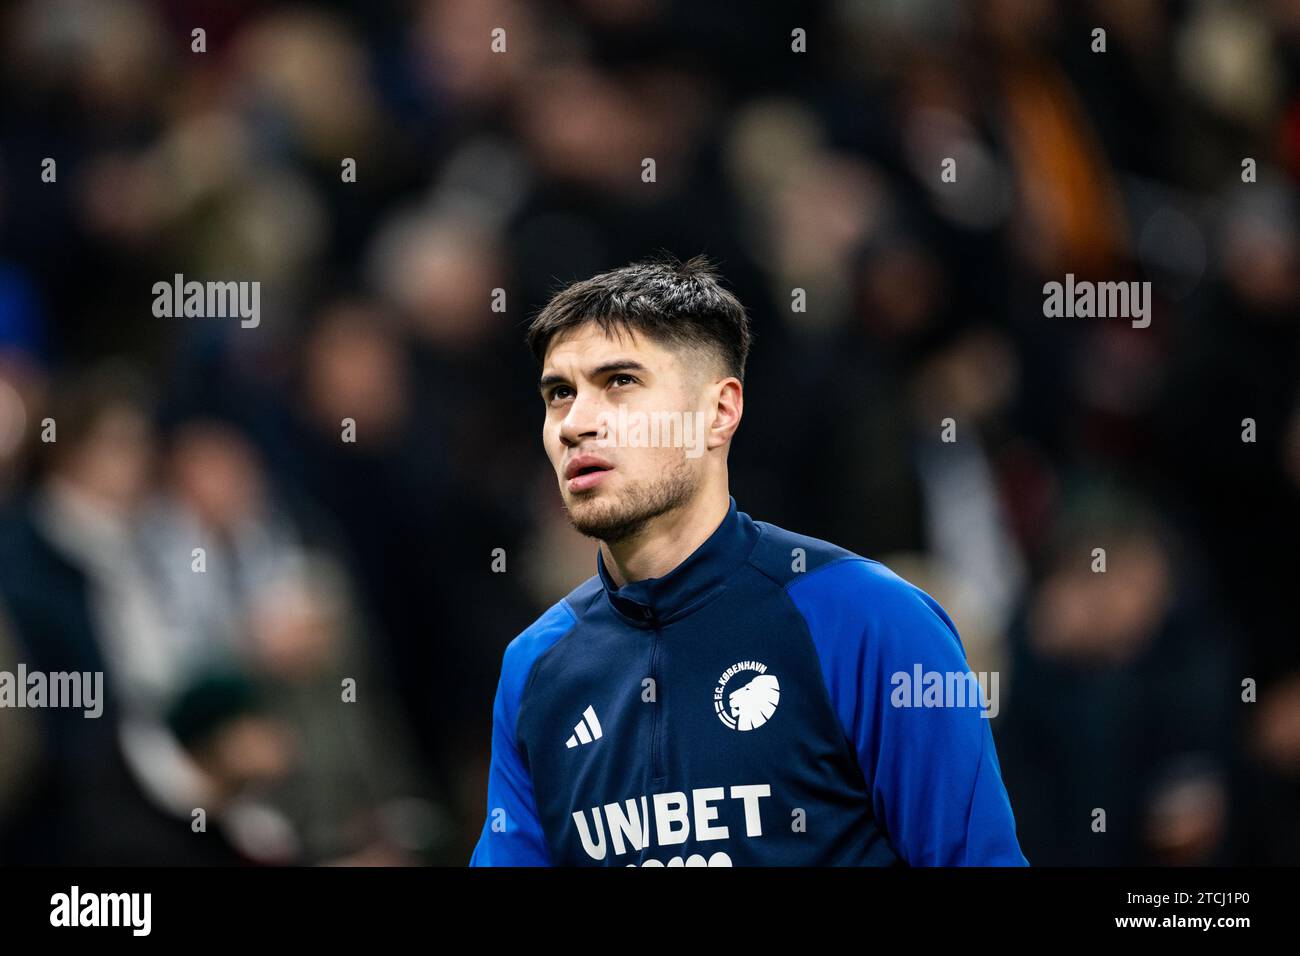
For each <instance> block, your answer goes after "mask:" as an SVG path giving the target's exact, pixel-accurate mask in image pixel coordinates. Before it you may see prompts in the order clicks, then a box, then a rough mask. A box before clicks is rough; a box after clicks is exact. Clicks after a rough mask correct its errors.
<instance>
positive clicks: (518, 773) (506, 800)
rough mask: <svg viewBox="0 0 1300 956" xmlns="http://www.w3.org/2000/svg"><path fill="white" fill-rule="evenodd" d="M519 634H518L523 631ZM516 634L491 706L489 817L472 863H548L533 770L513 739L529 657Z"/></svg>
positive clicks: (548, 858) (503, 665)
mask: <svg viewBox="0 0 1300 956" xmlns="http://www.w3.org/2000/svg"><path fill="white" fill-rule="evenodd" d="M521 637H522V635H521ZM525 650H526V645H523V644H521V642H520V638H516V640H515V641H513V642H512V643H511V645H510V646H509V647H508V648H506V652H505V655H504V657H503V659H502V663H501V678H500V680H499V681H498V682H497V691H496V699H495V701H494V702H493V705H492V757H491V761H490V763H489V767H488V793H487V819H486V820H485V821H484V823H483V831H482V833H481V834H480V835H479V840H478V844H477V845H476V846H475V847H474V852H473V854H472V855H471V857H470V861H469V865H470V866H550V865H551V856H550V850H549V848H548V846H547V843H546V836H545V834H544V833H543V831H542V824H541V820H540V817H539V815H538V811H537V802H536V799H535V797H534V794H533V781H532V775H531V773H530V772H529V769H528V765H527V763H526V762H525V760H524V758H523V755H522V753H521V752H520V749H519V744H518V741H517V740H516V739H515V728H516V722H517V720H518V717H519V704H520V700H521V698H522V695H523V691H524V687H525V686H526V682H527V678H528V673H527V672H528V670H530V669H531V665H532V663H533V660H532V659H531V657H530V656H529V655H526V654H525V653H524V652H525Z"/></svg>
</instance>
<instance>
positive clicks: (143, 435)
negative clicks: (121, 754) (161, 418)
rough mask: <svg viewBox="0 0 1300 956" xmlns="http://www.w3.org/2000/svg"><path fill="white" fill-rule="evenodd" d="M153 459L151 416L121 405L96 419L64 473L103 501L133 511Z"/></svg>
mask: <svg viewBox="0 0 1300 956" xmlns="http://www.w3.org/2000/svg"><path fill="white" fill-rule="evenodd" d="M153 458H154V436H153V428H152V426H151V424H150V422H149V419H148V417H147V416H146V415H145V413H144V412H143V411H142V410H140V409H139V408H137V407H135V406H134V405H130V404H117V405H111V406H109V407H107V408H105V409H104V410H103V411H102V413H100V414H99V415H98V416H96V418H95V421H94V422H93V423H92V424H91V427H90V428H89V430H88V431H87V433H86V435H85V437H84V439H83V440H82V441H81V442H80V443H79V444H78V445H77V446H76V447H75V448H74V449H73V450H72V451H71V452H70V454H69V455H68V456H67V458H66V459H65V460H64V461H63V464H62V467H61V468H60V471H61V473H62V474H63V476H64V477H65V478H67V479H68V480H70V481H72V482H73V484H75V485H77V486H78V487H79V488H81V489H82V490H83V491H86V492H89V493H90V494H92V495H94V496H95V497H96V498H97V499H98V500H99V501H101V502H103V503H105V504H107V505H109V506H110V507H112V508H115V509H119V510H121V511H129V510H130V509H131V508H133V507H134V506H135V505H136V504H137V503H139V501H140V499H141V497H142V496H143V494H144V492H145V488H146V485H147V483H148V480H149V476H150V472H151V470H152V467H153Z"/></svg>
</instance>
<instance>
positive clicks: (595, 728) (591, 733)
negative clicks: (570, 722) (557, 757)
mask: <svg viewBox="0 0 1300 956" xmlns="http://www.w3.org/2000/svg"><path fill="white" fill-rule="evenodd" d="M589 727H590V728H591V729H590V730H588V729H587V728H589ZM599 739H600V721H599V720H597V719H596V712H595V711H594V710H592V707H591V705H590V704H588V705H587V709H586V710H584V711H583V712H582V720H580V721H578V723H577V726H575V727H574V728H573V735H572V736H570V737H569V739H568V740H566V741H565V742H564V746H566V747H569V748H573V747H576V746H578V744H589V743H591V742H592V741H593V740H599Z"/></svg>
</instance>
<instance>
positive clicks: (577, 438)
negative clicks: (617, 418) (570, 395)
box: [560, 390, 606, 448]
mask: <svg viewBox="0 0 1300 956" xmlns="http://www.w3.org/2000/svg"><path fill="white" fill-rule="evenodd" d="M605 425H606V422H605V417H604V415H603V406H602V405H601V403H600V402H599V401H598V400H597V399H596V398H595V397H594V396H592V395H590V394H587V393H584V392H582V391H581V390H580V391H579V393H578V395H576V396H575V397H574V399H573V401H572V402H571V403H570V404H569V411H568V413H567V414H566V415H565V416H564V421H562V422H561V423H560V441H561V442H563V443H564V444H565V445H567V446H569V447H570V448H573V447H575V446H577V445H580V444H582V443H583V442H584V441H587V440H602V439H604V437H605Z"/></svg>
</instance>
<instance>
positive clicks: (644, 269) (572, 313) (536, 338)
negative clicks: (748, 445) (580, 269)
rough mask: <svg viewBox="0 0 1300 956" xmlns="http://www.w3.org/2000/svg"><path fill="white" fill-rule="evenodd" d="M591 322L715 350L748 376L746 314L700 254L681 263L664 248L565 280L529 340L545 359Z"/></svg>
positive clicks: (728, 366)
mask: <svg viewBox="0 0 1300 956" xmlns="http://www.w3.org/2000/svg"><path fill="white" fill-rule="evenodd" d="M588 322H595V323H597V324H598V325H599V326H600V328H601V330H602V331H603V332H604V333H605V334H606V335H609V334H611V332H615V331H617V332H619V333H621V332H622V331H623V330H628V331H635V332H639V333H643V334H644V335H646V336H648V337H649V338H651V339H654V340H656V341H658V342H660V343H663V344H671V345H678V346H682V347H685V348H692V349H702V350H706V351H709V352H712V353H713V354H715V355H716V356H717V357H718V359H719V360H720V362H721V364H722V367H723V368H724V369H725V370H726V372H727V374H728V375H734V376H735V377H736V378H738V379H740V381H741V382H744V380H745V361H746V359H748V357H749V345H750V341H751V333H750V330H749V316H747V315H746V314H745V307H744V306H743V305H741V304H740V300H739V299H737V298H736V297H735V296H734V295H733V294H732V293H730V292H728V291H727V290H726V289H724V288H723V287H722V285H721V282H720V281H719V277H718V273H717V268H716V267H715V266H714V265H713V263H712V262H710V261H709V259H708V258H707V257H705V256H703V255H697V256H693V257H692V258H690V259H688V260H686V261H685V262H682V261H680V260H678V259H677V258H676V257H675V256H672V255H668V254H661V255H659V256H655V257H652V258H650V259H644V260H642V261H640V262H634V263H632V264H631V265H626V266H623V267H622V268H621V269H614V270H613V271H611V272H602V273H601V274H600V275H596V276H592V277H591V278H590V279H583V280H581V281H580V282H575V283H573V284H572V285H569V286H567V287H565V288H564V289H562V290H560V291H559V292H557V293H556V294H555V295H554V296H553V297H552V298H551V301H550V302H548V303H547V304H546V306H545V307H544V308H543V309H542V311H541V312H539V313H538V314H537V317H536V318H534V319H533V321H532V322H531V323H530V324H529V326H528V333H527V342H528V347H529V349H530V350H531V351H532V353H533V356H534V357H535V358H536V359H537V361H538V362H539V363H541V362H542V361H543V360H544V359H545V357H546V349H547V348H548V347H549V345H550V343H551V341H552V340H553V339H554V338H555V337H556V336H557V335H559V334H560V333H561V332H567V331H569V330H571V329H574V328H577V327H578V326H581V325H585V324H586V323H588Z"/></svg>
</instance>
